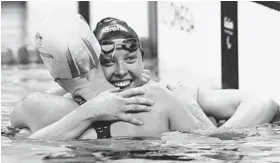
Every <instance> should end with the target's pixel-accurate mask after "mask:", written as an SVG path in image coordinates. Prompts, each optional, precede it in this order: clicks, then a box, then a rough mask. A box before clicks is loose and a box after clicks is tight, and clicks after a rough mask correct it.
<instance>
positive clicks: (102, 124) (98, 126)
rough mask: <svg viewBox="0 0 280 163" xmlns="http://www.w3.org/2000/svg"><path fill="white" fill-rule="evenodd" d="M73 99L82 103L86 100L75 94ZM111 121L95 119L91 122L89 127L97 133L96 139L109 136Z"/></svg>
mask: <svg viewBox="0 0 280 163" xmlns="http://www.w3.org/2000/svg"><path fill="white" fill-rule="evenodd" d="M74 100H75V101H76V102H77V103H78V104H79V105H82V104H83V103H85V102H86V100H85V99H84V98H82V97H81V96H75V98H74ZM111 123H112V122H109V121H96V122H93V123H92V124H91V125H90V126H89V128H92V127H93V128H94V129H95V131H96V134H97V139H107V138H111V133H110V127H111Z"/></svg>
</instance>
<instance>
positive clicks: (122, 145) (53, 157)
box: [1, 65, 280, 163]
mask: <svg viewBox="0 0 280 163" xmlns="http://www.w3.org/2000/svg"><path fill="white" fill-rule="evenodd" d="M1 68H2V78H1V84H2V87H1V94H2V95H1V113H2V114H1V117H2V121H1V127H2V128H1V140H2V144H1V145H2V153H1V155H2V158H1V161H2V162H3V163H18V162H21V163H33V162H34V163H38V162H46V163H48V162H201V163H203V162H208V163H210V162H213V163H214V162H215V163H216V162H232V163H235V162H248V163H249V162H253V163H255V162H280V124H277V123H276V124H264V125H260V126H255V127H252V128H245V129H239V130H231V131H227V132H223V133H219V134H215V135H212V136H211V137H207V136H202V135H194V134H190V133H181V132H169V133H164V134H163V135H162V137H161V138H159V139H155V138H141V137H139V138H121V137H120V138H113V139H100V140H85V141H50V140H48V141H42V140H30V139H23V138H22V137H20V135H19V136H18V137H13V134H14V133H15V132H16V130H14V129H11V128H9V126H10V121H9V119H10V114H11V111H12V109H13V108H14V106H15V105H16V104H17V102H18V101H20V100H21V99H22V98H23V97H25V96H26V95H27V94H29V93H30V92H33V91H41V90H45V89H47V88H50V87H53V86H55V85H56V84H55V83H54V82H53V81H52V78H51V76H50V75H49V74H48V72H47V71H46V69H44V67H43V66H42V65H41V66H40V65H29V66H7V67H4V66H2V67H1Z"/></svg>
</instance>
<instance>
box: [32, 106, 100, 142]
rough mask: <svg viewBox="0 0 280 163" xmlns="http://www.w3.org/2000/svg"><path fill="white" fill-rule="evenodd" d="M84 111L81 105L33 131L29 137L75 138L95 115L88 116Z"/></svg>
mask: <svg viewBox="0 0 280 163" xmlns="http://www.w3.org/2000/svg"><path fill="white" fill-rule="evenodd" d="M93 109H94V108H93ZM86 113H87V112H86V111H85V107H83V105H81V106H80V107H79V108H77V109H76V110H73V111H72V112H71V113H69V114H68V115H66V116H64V117H63V118H61V119H60V120H58V121H56V122H55V123H53V124H51V125H49V126H47V127H45V128H43V129H41V130H39V131H37V132H35V133H34V134H32V135H31V136H30V137H29V138H32V139H55V140H69V139H77V138H78V137H79V136H80V135H81V134H82V133H83V132H84V131H85V130H86V129H87V128H88V127H89V126H90V125H91V123H92V122H93V121H94V118H92V117H95V116H91V117H89V115H88V114H86Z"/></svg>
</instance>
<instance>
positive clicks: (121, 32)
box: [93, 17, 144, 54]
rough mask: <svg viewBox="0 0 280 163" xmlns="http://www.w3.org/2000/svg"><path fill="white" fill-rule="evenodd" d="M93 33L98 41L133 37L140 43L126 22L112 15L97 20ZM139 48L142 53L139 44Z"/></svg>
mask: <svg viewBox="0 0 280 163" xmlns="http://www.w3.org/2000/svg"><path fill="white" fill-rule="evenodd" d="M93 33H94V35H95V37H96V38H97V40H98V41H103V40H112V39H128V38H134V39H135V40H136V41H137V42H138V43H140V39H139V37H138V35H137V34H136V32H135V31H134V30H133V29H132V28H131V27H129V26H128V25H127V23H126V22H124V21H122V20H119V19H116V18H112V17H107V18H104V19H102V20H101V21H99V22H98V23H97V25H96V27H95V29H94V31H93ZM140 50H141V52H142V54H144V52H143V50H142V46H141V44H140Z"/></svg>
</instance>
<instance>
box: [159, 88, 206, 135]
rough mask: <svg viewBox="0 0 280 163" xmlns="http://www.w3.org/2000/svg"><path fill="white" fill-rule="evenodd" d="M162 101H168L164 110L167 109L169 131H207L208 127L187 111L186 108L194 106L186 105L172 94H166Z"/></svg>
mask: <svg viewBox="0 0 280 163" xmlns="http://www.w3.org/2000/svg"><path fill="white" fill-rule="evenodd" d="M163 99H168V100H167V102H166V104H165V106H167V108H166V109H168V110H167V113H168V117H169V118H168V119H169V127H170V130H171V131H192V130H197V129H208V126H206V125H205V124H203V123H202V122H201V121H200V120H198V119H197V118H196V117H195V116H194V115H193V114H192V113H191V111H190V110H189V109H188V107H190V106H191V105H195V104H189V105H186V103H184V102H183V101H182V100H180V99H179V98H178V97H176V96H175V94H174V93H172V92H169V93H167V97H164V98H163ZM195 106H196V105H195Z"/></svg>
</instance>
